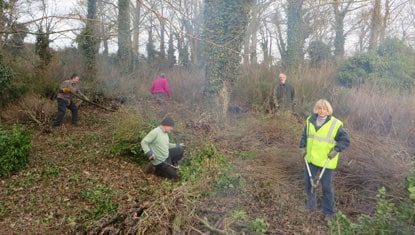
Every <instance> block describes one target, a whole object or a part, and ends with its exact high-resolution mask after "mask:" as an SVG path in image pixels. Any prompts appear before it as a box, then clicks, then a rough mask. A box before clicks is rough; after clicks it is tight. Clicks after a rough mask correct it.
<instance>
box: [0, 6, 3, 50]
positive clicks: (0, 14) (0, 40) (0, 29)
mask: <svg viewBox="0 0 415 235" xmlns="http://www.w3.org/2000/svg"><path fill="white" fill-rule="evenodd" d="M3 11H4V0H0V32H4V13H3ZM2 48H3V33H0V50H1V49H2Z"/></svg>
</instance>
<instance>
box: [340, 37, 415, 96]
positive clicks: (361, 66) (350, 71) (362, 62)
mask: <svg viewBox="0 0 415 235" xmlns="http://www.w3.org/2000/svg"><path fill="white" fill-rule="evenodd" d="M414 62H415V51H414V50H413V49H412V48H410V47H407V46H405V45H404V44H403V43H402V42H401V41H399V40H397V39H389V40H386V41H385V42H383V43H382V44H381V45H380V46H379V47H378V48H377V50H376V51H372V52H367V53H363V54H358V55H355V56H353V57H351V58H350V59H348V60H347V61H346V62H345V63H344V64H342V65H341V66H340V67H339V69H338V71H337V81H338V82H339V83H340V84H342V85H343V86H347V87H352V86H355V85H360V84H361V83H365V82H371V83H374V84H376V85H380V86H383V87H387V88H398V89H405V90H408V89H411V88H412V87H413V86H414V84H415V63H414Z"/></svg>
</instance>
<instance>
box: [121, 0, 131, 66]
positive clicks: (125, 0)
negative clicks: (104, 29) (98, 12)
mask: <svg viewBox="0 0 415 235" xmlns="http://www.w3.org/2000/svg"><path fill="white" fill-rule="evenodd" d="M118 58H119V62H120V65H121V68H122V72H123V73H128V72H130V71H131V69H132V66H131V31H130V1H129V0H118Z"/></svg>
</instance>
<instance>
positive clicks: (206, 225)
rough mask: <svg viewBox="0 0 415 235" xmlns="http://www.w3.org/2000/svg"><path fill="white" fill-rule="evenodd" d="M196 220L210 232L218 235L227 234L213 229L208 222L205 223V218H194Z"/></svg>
mask: <svg viewBox="0 0 415 235" xmlns="http://www.w3.org/2000/svg"><path fill="white" fill-rule="evenodd" d="M196 219H197V220H199V221H200V222H201V223H202V224H203V225H204V226H205V227H206V228H207V229H208V230H209V231H211V232H214V233H218V234H221V235H225V234H227V233H226V232H225V231H223V230H220V229H217V228H214V227H213V226H211V225H210V224H209V222H208V221H207V218H205V219H202V218H199V217H196Z"/></svg>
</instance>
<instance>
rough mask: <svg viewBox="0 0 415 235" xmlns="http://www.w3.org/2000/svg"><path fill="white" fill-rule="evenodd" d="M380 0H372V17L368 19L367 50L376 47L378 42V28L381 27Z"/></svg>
mask: <svg viewBox="0 0 415 235" xmlns="http://www.w3.org/2000/svg"><path fill="white" fill-rule="evenodd" d="M381 14H382V13H381V0H374V2H373V10H372V19H371V21H370V35H369V50H374V49H376V47H377V45H378V43H379V36H380V30H381V28H382V15H381Z"/></svg>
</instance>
